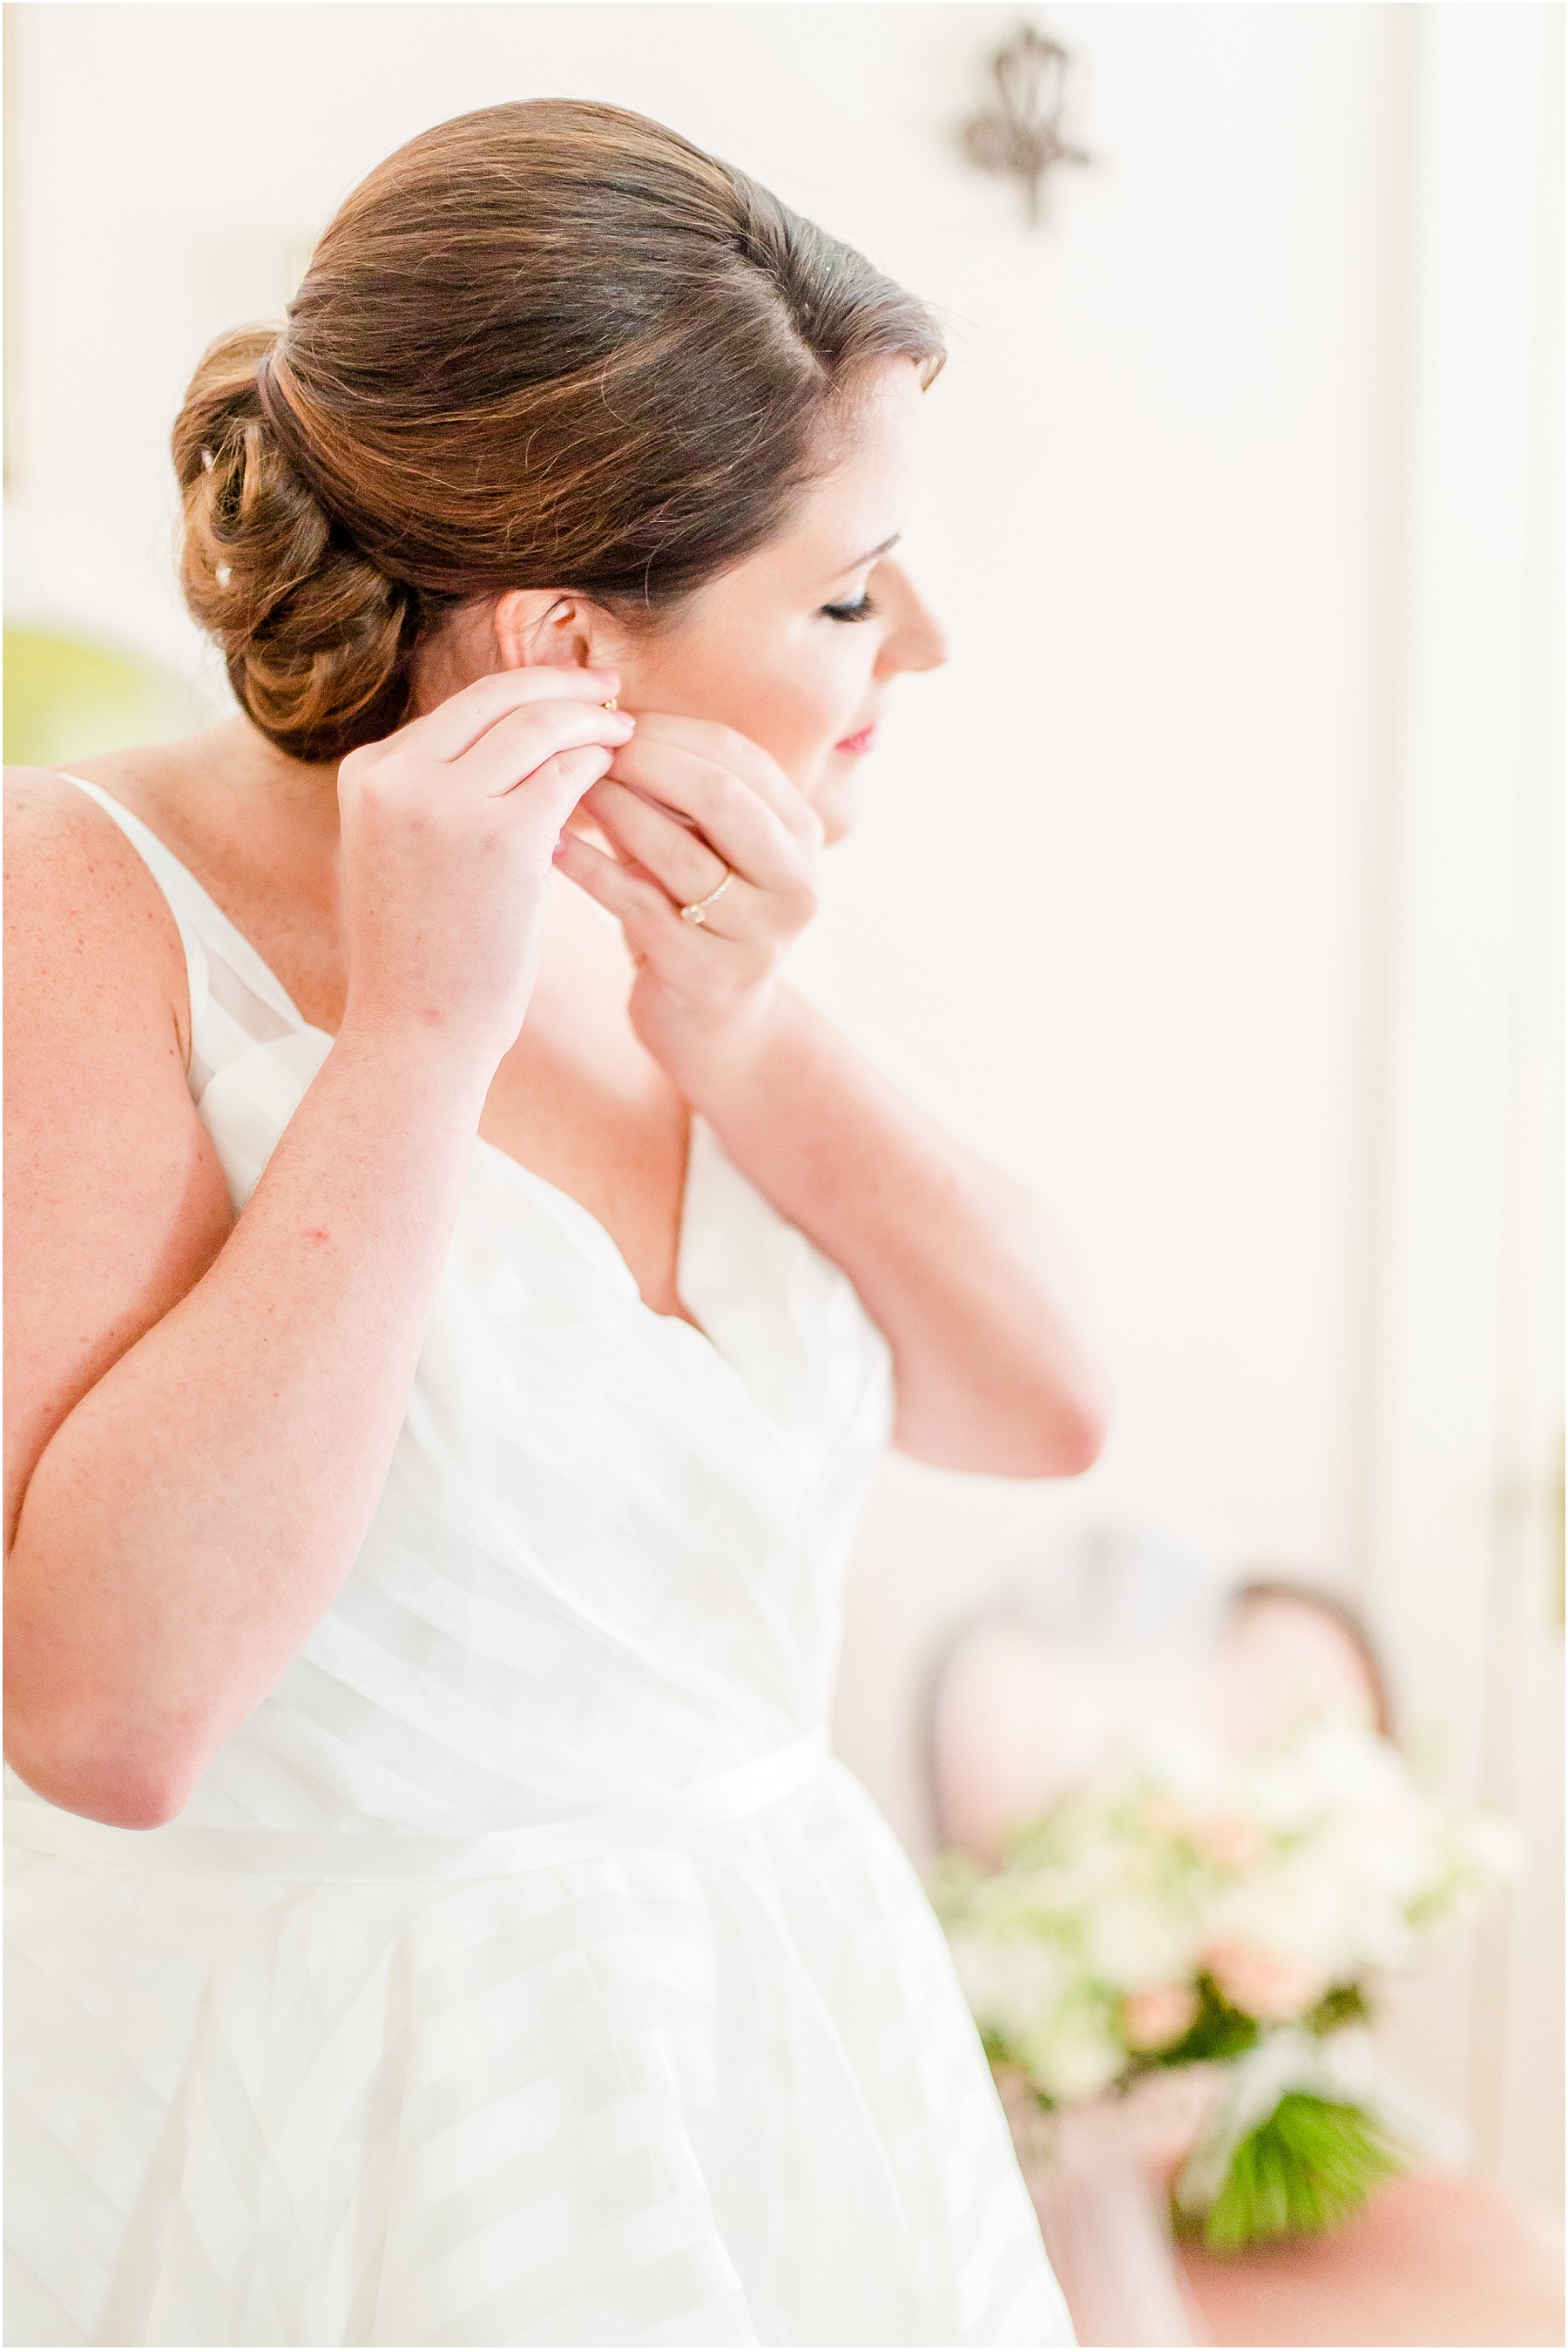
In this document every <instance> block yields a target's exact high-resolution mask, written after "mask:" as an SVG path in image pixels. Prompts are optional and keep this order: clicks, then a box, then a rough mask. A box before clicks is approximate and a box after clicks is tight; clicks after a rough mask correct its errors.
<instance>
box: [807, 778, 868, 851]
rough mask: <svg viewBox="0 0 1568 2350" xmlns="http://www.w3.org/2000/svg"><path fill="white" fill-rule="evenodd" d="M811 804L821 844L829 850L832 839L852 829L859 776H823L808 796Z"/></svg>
mask: <svg viewBox="0 0 1568 2350" xmlns="http://www.w3.org/2000/svg"><path fill="white" fill-rule="evenodd" d="M834 764H838V763H837V762H835V763H834ZM811 805H812V806H813V807H814V808H815V811H816V813H817V815H818V816H820V817H821V818H822V837H823V841H824V844H825V846H826V847H829V848H831V847H832V846H833V844H834V842H835V841H836V840H842V839H843V838H844V837H845V836H846V834H847V833H851V832H853V831H854V829H855V819H856V817H857V815H858V814H859V811H860V778H859V776H858V775H856V774H853V773H851V774H849V775H825V776H824V777H823V779H822V781H821V783H820V784H818V785H817V787H816V789H815V791H814V792H813V793H812V795H811Z"/></svg>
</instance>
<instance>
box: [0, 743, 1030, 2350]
mask: <svg viewBox="0 0 1568 2350" xmlns="http://www.w3.org/2000/svg"><path fill="white" fill-rule="evenodd" d="M83 788H84V789H88V790H89V791H91V793H92V796H93V797H94V798H95V799H96V800H97V801H98V802H99V805H100V806H103V807H104V808H105V809H106V810H107V812H108V813H109V816H112V817H113V819H114V821H115V822H116V823H118V824H119V826H120V827H121V829H122V830H123V831H124V832H125V833H126V834H127V835H128V836H129V837H130V840H131V841H132V842H133V843H134V844H135V846H136V847H138V848H139V849H140V853H141V855H142V856H143V857H144V858H145V859H146V861H147V863H148V864H149V866H150V867H151V870H152V872H153V874H154V875H155V877H156V879H158V881H159V883H160V884H161V888H162V889H163V891H164V893H165V895H166V896H167V898H168V899H169V901H170V903H171V908H172V910H173V912H174V916H175V919H176V920H177V922H178V923H179V926H180V929H181V931H182V936H183V939H184V942H185V948H186V952H187V957H188V962H189V969H190V985H191V1016H192V1045H193V1051H192V1069H191V1085H192V1091H193V1093H194V1095H195V1098H196V1101H197V1104H198V1106H199V1109H200V1114H201V1118H202V1123H203V1124H204V1126H205V1127H206V1128H207V1130H208V1132H209V1133H210V1134H211V1136H212V1138H213V1142H214V1144H215V1146H216V1149H217V1152H218V1155H219V1157H220V1159H221V1160H222V1162H223V1170H224V1172H225V1174H226V1176H227V1179H228V1181H229V1185H230V1188H231V1191H232V1192H233V1195H234V1201H235V1203H236V1205H243V1204H244V1201H245V1200H246V1199H247V1198H248V1197H249V1194H250V1192H251V1190H252V1188H253V1186H254V1183H255V1181H256V1180H257V1178H258V1176H259V1174H260V1173H261V1170H262V1169H263V1167H264V1166H265V1162H266V1159H267V1156H268V1153H269V1152H270V1151H271V1149H273V1147H274V1145H275V1143H276V1141H277V1139H278V1137H279V1135H280V1134H281V1132H282V1130H283V1128H284V1127H285V1125H286V1122H287V1120H288V1118H289V1117H290V1115H291V1114H292V1112H293V1110H294V1109H295V1107H296V1105H297V1104H298V1102H299V1099H300V1097H301V1096H302V1095H303V1093H304V1092H305V1089H306V1087H307V1086H308V1085H309V1083H310V1081H311V1078H312V1077H313V1076H314V1075H315V1073H316V1071H317V1068H318V1067H319V1066H320V1064H321V1062H322V1060H323V1058H324V1057H325V1055H326V1054H327V1051H328V1049H329V1040H328V1039H327V1036H326V1035H323V1034H322V1033H321V1032H320V1031H318V1030H316V1029H312V1028H310V1027H309V1026H307V1025H306V1023H305V1022H304V1021H303V1020H302V1019H301V1018H300V1016H299V1014H298V1013H297V1012H296V1009H295V1007H294V1005H293V1003H291V1002H290V1001H289V999H288V997H287V996H286V994H285V993H284V992H283V990H282V988H281V987H280V986H279V985H278V983H277V982H276V980H275V979H274V977H273V976H272V974H271V972H269V971H268V970H267V968H266V967H265V964H264V963H263V962H261V961H260V959H259V958H258V956H257V955H256V954H255V952H254V950H253V949H252V948H251V947H250V946H249V945H248V944H247V943H246V941H244V939H243V938H241V937H240V935H239V933H238V932H237V931H235V930H234V927H233V925H232V924H231V923H230V922H229V921H228V920H226V918H225V917H224V916H223V914H222V913H221V912H220V911H219V910H218V909H217V908H216V907H215V906H214V905H213V902H212V900H211V899H209V898H208V897H207V896H206V895H205V893H204V892H203V891H202V889H200V888H199V887H198V886H197V884H196V882H195V881H194V880H193V879H192V877H191V875H190V874H189V873H187V872H186V871H185V869H184V868H183V867H182V866H181V865H179V864H178V863H177V862H176V861H175V859H174V858H172V857H171V855H170V854H169V852H168V851H167V850H166V849H165V848H164V847H162V846H161V844H160V843H159V842H158V841H157V840H156V839H154V838H153V837H152V836H151V834H150V833H149V832H148V831H147V830H146V828H145V827H143V826H141V825H140V824H139V823H138V822H137V820H136V819H135V818H134V817H132V816H130V815H129V814H128V813H127V812H126V811H125V810H123V809H122V808H119V806H117V805H116V804H115V803H114V802H112V801H111V800H109V798H108V796H107V795H105V794H104V793H102V792H100V791H99V790H97V789H96V788H95V787H93V786H91V785H84V786H83ZM679 1278H680V1295H681V1296H682V1298H683V1299H684V1300H685V1301H686V1303H687V1305H689V1307H690V1309H691V1313H692V1314H693V1315H695V1317H696V1319H697V1321H698V1322H699V1323H700V1324H701V1330H699V1329H695V1328H693V1327H691V1325H690V1324H688V1323H685V1322H681V1321H679V1320H675V1319H670V1318H664V1317H660V1316H659V1315H655V1314H652V1313H650V1312H649V1310H648V1309H647V1308H646V1307H645V1306H644V1305H642V1303H641V1301H640V1299H639V1295H638V1292H637V1288H636V1285H635V1284H634V1283H633V1280H632V1278H631V1275H630V1274H629V1273H628V1269H627V1266H626V1264H625V1263H624V1262H623V1261H622V1259H621V1257H620V1255H619V1254H618V1252H617V1250H616V1249H615V1247H614V1246H613V1245H612V1243H611V1242H610V1240H609V1238H608V1236H607V1233H606V1232H604V1231H603V1230H602V1228H601V1227H600V1226H599V1225H598V1224H597V1222H595V1221H594V1220H593V1219H592V1218H591V1217H590V1216H589V1215H588V1214H587V1211H586V1210H584V1209H582V1208H580V1207H579V1206H577V1205H576V1203H575V1202H574V1201H572V1200H570V1199H568V1198H567V1197H566V1196H565V1195H564V1194H563V1193H562V1192H560V1191H556V1190H555V1189H554V1188H553V1187H552V1186H551V1185H550V1184H548V1183H546V1182H545V1181H543V1180H541V1179H540V1178H538V1177H537V1176H535V1175H532V1174H530V1173H528V1172H527V1171H526V1170H524V1169H523V1168H522V1167H520V1166H518V1165H517V1164H516V1163H515V1162H514V1160H513V1159H509V1158H508V1157H506V1156H505V1155H504V1153H503V1152H501V1151H499V1150H497V1149H493V1148H492V1147H491V1146H489V1145H487V1144H484V1143H479V1144H477V1145H476V1147H475V1149H474V1154H473V1160H472V1171H471V1173H470V1176H469V1179H468V1185H467V1190H466V1192H465V1195H464V1199H463V1202H462V1211H461V1215H460V1217H459V1221H458V1224H457V1230H456V1234H455V1238H454V1240H453V1243H452V1253H451V1259H450V1262H449V1263H448V1266H447V1269H446V1273H445V1276H444V1279H443V1281H442V1284H441V1290H440V1294H439V1295H438V1297H437V1300H436V1305H435V1308H434V1312H433V1314H432V1315H431V1323H430V1329H429V1334H428V1336H427V1337H426V1340H425V1344H424V1347H423V1351H422V1353H421V1357H420V1365H419V1372H418V1377H417V1378H416V1380H415V1384H414V1388H413V1392H412V1394H411V1396H410V1401H409V1407H408V1415H407V1419H406V1421H405V1423H404V1427H403V1430H402V1432H401V1435H400V1440H399V1442H398V1447H397V1451H396V1454H395V1457H394V1460H393V1462H392V1467H391V1471H390V1474H389V1478H388V1481H387V1485H386V1490H385V1492H384V1493H383V1495H382V1498H381V1501H380V1503H379V1507H378V1509H377V1512H376V1514H375V1517H374V1519H373V1521H372V1523H371V1525H370V1530H369V1534H368V1535H367V1537H366V1540H365V1544H364V1547H363V1549H362V1551H361V1552H360V1554H359V1556H358V1560H357V1561H356V1563H355V1565H354V1567H353V1570H352V1572H351V1573H350V1575H348V1580H347V1582H346V1583H345V1584H344V1586H343V1588H342V1590H341V1591H340V1593H339V1594H338V1596H337V1600H336V1601H335V1602H334V1604H333V1606H332V1607H331V1609H330V1610H329V1611H328V1613H327V1616H326V1617H325V1618H324V1620H323V1621H322V1623H321V1624H320V1626H319V1627H318V1628H317V1631H316V1632H315V1633H314V1634H313V1636H312V1638H310V1640H309V1641H308V1643H307V1644H306V1648H305V1649H304V1651H303V1653H302V1654H301V1655H300V1656H299V1657H298V1659H296V1662H295V1663H294V1664H293V1665H292V1666H291V1667H290V1668H289V1669H288V1670H287V1672H286V1673H285V1675H284V1677H283V1679H281V1680H280V1681H279V1682H278V1684H277V1686H276V1687H275V1690H273V1692H272V1694H271V1695H270V1696H269V1697H268V1698H267V1699H266V1700H265V1702H264V1703H263V1704H262V1705H261V1706H259V1707H258V1708H257V1710H256V1711H255V1712H254V1714H253V1715H252V1716H251V1718H250V1720H249V1721H247V1722H246V1723H245V1725H244V1729H243V1730H241V1731H240V1732H239V1733H238V1735H237V1736H236V1737H235V1738H234V1740H233V1741H232V1742H230V1744H229V1745H228V1746H227V1747H226V1748H225V1749H224V1750H223V1752H222V1753H221V1754H220V1755H219V1756H218V1757H217V1759H216V1761H215V1762H214V1763H213V1766H212V1768H211V1769H210V1770H209V1772H208V1773H207V1774H206V1776H205V1778H204V1779H203V1780H202V1783H201V1784H200V1786H199V1788H198V1789H197V1792H196V1794H195V1795H194V1796H193V1798H192V1802H191V1804H190V1805H189V1807H188V1809H187V1810H186V1811H185V1812H184V1814H182V1817H181V1819H180V1820H179V1821H178V1822H177V1823H175V1824H174V1825H171V1826H170V1827H167V1828H162V1829H158V1830H154V1831H152V1832H151V1833H146V1834H139V1833H136V1832H133V1831H126V1830H119V1829H114V1828H109V1827H104V1826H100V1825H97V1824H95V1823H92V1822H89V1821H85V1820H81V1819H78V1818H76V1817H75V1816H73V1815H71V1814H67V1813H65V1812H62V1811H59V1810H57V1809H56V1808H55V1807H53V1806H52V1805H50V1804H46V1803H43V1802H41V1801H39V1800H38V1799H37V1798H36V1796H34V1795H32V1794H30V1793H29V1791H28V1790H27V1789H26V1788H25V1787H24V1786H22V1785H21V1784H20V1783H19V1782H17V1781H16V1779H15V1777H14V1776H8V1778H7V1786H6V1840H7V1875H8V1886H9V1892H8V1901H7V1913H8V1914H7V1930H8V1939H9V1942H10V1946H11V1949H10V1959H9V1970H8V1979H7V1985H6V2025H7V2033H8V2038H9V2043H10V2047H9V2060H8V2064H9V2082H8V2094H9V2100H10V2106H9V2121H8V2145H7V2149H6V2154H7V2160H6V2186H7V2198H6V2200H7V2229H6V2234H7V2263H8V2292H7V2334H6V2338H7V2340H8V2341H10V2342H12V2343H16V2344H46V2343H85V2342H93V2343H106V2344H131V2343H170V2344H172V2343H182V2344H201V2345H220V2344H231V2343H255V2344H337V2343H382V2344H400V2345H412V2344H427V2343H431V2344H433V2343H445V2344H452V2345H479V2344H491V2343H538V2344H568V2343H601V2344H618V2345H626V2344H632V2343H669V2344H683V2345H697V2344H706V2343H821V2344H835V2345H850V2344H858V2343H883V2344H905V2345H909V2344H917V2343H930V2344H960V2343H1047V2342H1049V2343H1065V2342H1069V2341H1070V2340H1071V2338H1072V2336H1071V2332H1070V2328H1069V2325H1068V2322H1067V2318H1066V2315H1065V2313H1064V2306H1063V2303H1062V2300H1061V2297H1060V2295H1059V2293H1058V2292H1057V2290H1056V2286H1055V2283H1054V2280H1053V2278H1052V2276H1051V2272H1050V2270H1049V2268H1048V2267H1047V2265H1046V2262H1045V2259H1044V2253H1043V2251H1042V2248H1041V2242H1040V2236H1039V2231H1038V2229H1037V2227H1036V2224H1035V2220H1034V2215H1033V2210H1032V2208H1031V2206H1030V2203H1029V2199H1028V2197H1027V2194H1026V2192H1025V2189H1024V2188H1023V2182H1022V2180H1021V2178H1020V2177H1019V2173H1018V2169H1017V2167H1016V2165H1015V2163H1014V2160H1013V2156H1012V2147H1011V2144H1010V2142H1009V2139H1008V2136H1007V2131H1006V2126H1005V2124H1004V2122H1003V2120H1002V2114H1001V2111H1000V2108H999V2106H998V2102H997V2099H996V2096H995V2095H994V2093H993V2090H992V2084H991V2081H990V2078H989V2075H988V2074H987V2070H986V2066H985V2064H984V2061H983V2059H982V2056H981V2050H980V2046H979V2043H978V2040H977V2038H976V2034H975V2030H974V2027H973V2025H972V2023H971V2021H970V2018H969V2015H968V2013H967V2011H966V2009H965V2007H964V2004H963V2001H962V1998H961V1994H960V1991H959V1989H958V1985H957V1982H956V1980H955V1977H954V1974H953V1970H952V1968H951V1966H950V1963H949V1960H948V1955H947V1950H946V1946H945V1944H944V1942H943V1939H942V1937H941V1934H940V1929H939V1928H938V1927H937V1924H936V1922H935V1920H934V1918H933V1917H932V1915H931V1912H930V1909H929V1907H928V1906H927V1903H926V1901H925V1899H924V1897H923V1895H922V1893H921V1891H920V1888H919V1884H918V1883H917V1881H916V1879H915V1877H914V1875H913V1873H912V1871H911V1869H910V1867H909V1863H908V1861H907V1860H906V1858H905V1856H904V1855H903V1853H902V1852H901V1850H900V1849H899V1847H898V1845H897V1844H896V1843H895V1841H894V1838H893V1836H892V1835H891V1833H890V1832H889V1830H888V1827H887V1825H885V1823H884V1822H883V1820H882V1818H881V1815H880V1814H878V1812H877V1810H876V1808H875V1807H874V1805H873V1804H871V1802H870V1801H869V1799H868V1798H867V1795H866V1794H865V1793H864V1792H863V1791H862V1789H861V1788H860V1786H859V1785H858V1784H857V1782H856V1781H855V1780H854V1779H853V1778H851V1777H850V1775H849V1773H847V1772H846V1771H845V1770H844V1769H843V1768H842V1767H841V1766H840V1765H839V1764H838V1763H835V1762H833V1761H832V1760H831V1759H830V1758H829V1756H828V1753H827V1749H826V1729H825V1724H826V1714H827V1708H828V1701H829V1692H830V1685H831V1682H832V1678H833V1672H834V1661H835V1648H836V1640H837V1635H838V1604H839V1603H838V1587H839V1580H840V1576H841V1574H842V1571H843V1568H844V1565H845V1561H846V1553H847V1550H848V1548H849V1544H850V1541H851V1537H852V1534H853V1530H854V1527H855V1523H856V1518H857V1512H858V1510H859V1508H860V1505H861V1502H862V1499H863V1496H864V1494H865V1492H866V1490H867V1483H868V1482H869V1479H870V1475H871V1471H872V1466H873V1463H874V1461H875V1458H876V1455H877V1450H878V1448H879V1447H880V1446H881V1445H882V1443H883V1442H884V1441H885V1439H886V1435H887V1430H888V1417H889V1378H888V1355H887V1349H886V1347H885V1346H884V1343H883V1341H882V1339H881V1338H880V1336H878V1335H877V1332H876V1331H875V1330H874V1329H873V1328H872V1327H871V1326H870V1324H869V1323H868V1322H867V1318H866V1315H865V1314H864V1312H863V1310H862V1308H861V1306H860V1305H859V1303H858V1301H857V1298H856V1296H855V1295H854V1292H853V1291H852V1289H851V1288H850V1286H849V1284H848V1283H847V1282H846V1280H845V1279H844V1277H843V1276H842V1274H839V1273H838V1272H837V1271H836V1269H835V1268H834V1267H833V1266H832V1265H830V1264H828V1263H826V1261H825V1260H824V1259H823V1258H822V1257H821V1256H820V1255H818V1254H817V1253H816V1252H815V1250H814V1249H813V1248H812V1247H811V1246H810V1245H809V1244H808V1243H807V1242H806V1241H805V1239H804V1238H803V1237H802V1235H801V1234H800V1233H799V1232H796V1231H794V1229H793V1228H792V1227H790V1226H789V1225H787V1224H785V1223H784V1222H783V1221H782V1220H781V1219H780V1218H779V1217H778V1216H777V1215H776V1214H775V1213H774V1211H773V1209H772V1208H771V1207H769V1206H768V1204H767V1203H766V1202H765V1201H763V1199H762V1198H761V1197H760V1195H759V1194H758V1193H757V1192H756V1191H753V1189H752V1188H751V1186H750V1185H749V1184H747V1183H746V1182H745V1181H743V1180H742V1178H741V1177H740V1176H739V1175H738V1174H737V1172H736V1171H735V1170H734V1169H733V1168H732V1167H731V1166H730V1165H729V1163H728V1162H727V1160H726V1159H724V1158H723V1156H722V1153H721V1151H720V1150H719V1149H718V1148H717V1146H716V1144H715V1143H714V1141H713V1139H712V1138H711V1136H710V1135H708V1134H706V1133H705V1132H704V1131H702V1130H701V1128H699V1129H698V1131H697V1132H696V1133H695V1134H694V1136H693V1139H692V1146H691V1164H690V1170H689V1173H688V1178H687V1185H686V1197H685V1208H684V1221H683V1225H682V1232H681V1240H680V1274H679ZM704 1334H705V1335H704ZM279 1473H280V1475H286V1473H287V1464H286V1462H280V1463H279Z"/></svg>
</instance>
